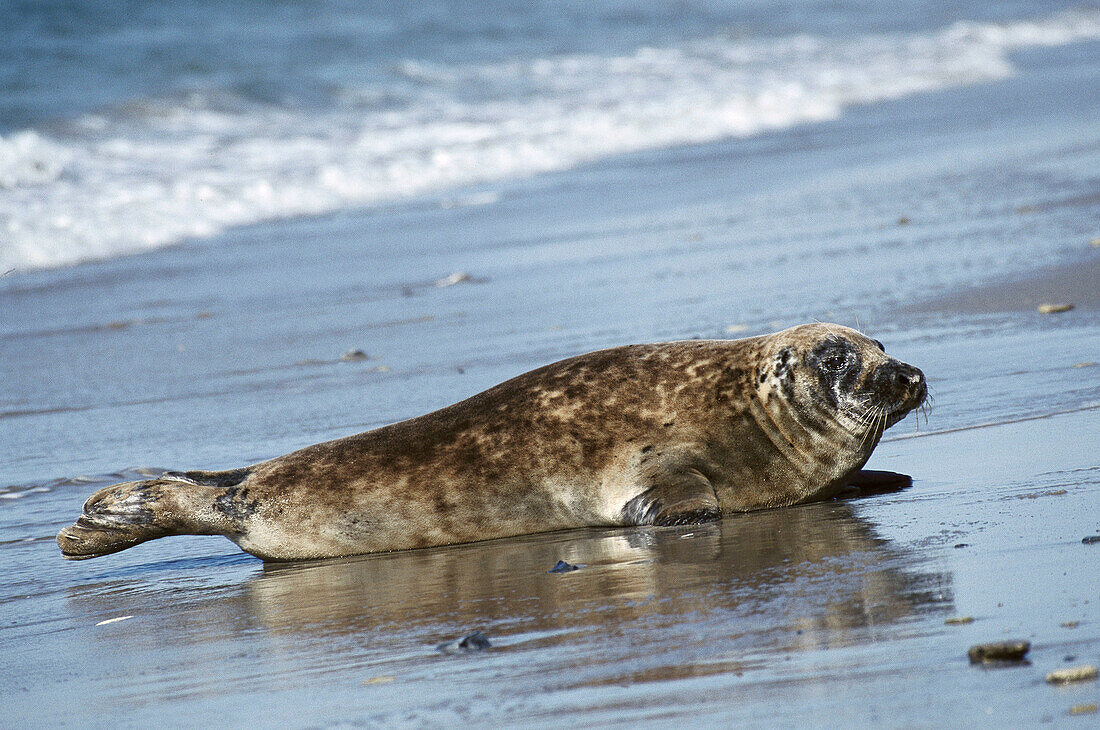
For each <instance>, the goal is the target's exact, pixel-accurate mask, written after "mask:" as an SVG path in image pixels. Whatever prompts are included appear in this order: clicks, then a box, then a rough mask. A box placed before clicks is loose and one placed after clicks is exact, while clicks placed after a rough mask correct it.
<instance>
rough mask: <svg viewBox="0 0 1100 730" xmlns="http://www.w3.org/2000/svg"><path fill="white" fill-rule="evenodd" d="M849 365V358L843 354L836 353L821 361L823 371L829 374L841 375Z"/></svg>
mask: <svg viewBox="0 0 1100 730" xmlns="http://www.w3.org/2000/svg"><path fill="white" fill-rule="evenodd" d="M847 364H848V356H847V355H846V354H844V353H843V352H834V353H833V354H832V355H827V356H826V357H824V358H822V360H821V369H822V370H824V371H825V372H828V373H839V372H840V371H841V370H843V369H844V368H845V366H846V365H847Z"/></svg>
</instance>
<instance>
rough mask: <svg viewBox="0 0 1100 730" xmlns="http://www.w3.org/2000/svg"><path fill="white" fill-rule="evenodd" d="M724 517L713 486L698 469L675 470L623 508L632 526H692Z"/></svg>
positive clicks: (657, 480) (657, 478) (654, 480)
mask: <svg viewBox="0 0 1100 730" xmlns="http://www.w3.org/2000/svg"><path fill="white" fill-rule="evenodd" d="M721 516H722V510H721V508H720V507H719V506H718V497H717V496H716V495H715V493H714V485H712V484H711V483H710V480H709V479H707V478H706V476H704V475H703V473H702V472H700V471H699V470H698V469H694V468H688V469H672V470H668V471H665V472H663V473H661V474H659V475H657V476H655V477H654V479H653V481H652V486H650V487H649V488H648V489H646V490H645V491H644V492H642V493H641V494H639V495H638V496H637V497H634V499H632V500H630V501H629V502H627V503H626V505H625V506H624V507H623V520H624V522H626V524H630V525H661V526H667V525H690V524H693V523H696V522H709V521H711V520H717V519H719V518H720V517H721Z"/></svg>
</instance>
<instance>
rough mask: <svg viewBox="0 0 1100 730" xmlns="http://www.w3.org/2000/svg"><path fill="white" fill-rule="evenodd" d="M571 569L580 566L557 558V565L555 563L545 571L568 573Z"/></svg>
mask: <svg viewBox="0 0 1100 730" xmlns="http://www.w3.org/2000/svg"><path fill="white" fill-rule="evenodd" d="M573 570H580V567H578V566H576V565H573V564H572V563H567V562H565V561H564V560H559V561H558V563H557V565H555V566H554V567H553V568H551V569H550V570H548V571H546V572H547V573H568V572H570V571H573Z"/></svg>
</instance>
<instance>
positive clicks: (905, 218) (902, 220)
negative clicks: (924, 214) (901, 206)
mask: <svg viewBox="0 0 1100 730" xmlns="http://www.w3.org/2000/svg"><path fill="white" fill-rule="evenodd" d="M912 222H913V221H911V220H909V216H906V215H903V216H901V217H900V218H898V225H899V226H907V225H909V224H910V223H912Z"/></svg>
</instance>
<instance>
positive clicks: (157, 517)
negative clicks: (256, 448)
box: [57, 476, 233, 560]
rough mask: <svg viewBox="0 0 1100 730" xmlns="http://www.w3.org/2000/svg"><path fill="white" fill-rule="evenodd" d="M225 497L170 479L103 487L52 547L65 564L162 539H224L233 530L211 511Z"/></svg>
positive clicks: (221, 490)
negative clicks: (194, 536) (167, 537)
mask: <svg viewBox="0 0 1100 730" xmlns="http://www.w3.org/2000/svg"><path fill="white" fill-rule="evenodd" d="M226 491H227V490H226V489H225V488H221V487H211V486H205V485H202V484H197V483H196V482H194V481H190V480H188V481H183V480H180V479H176V478H172V477H170V476H166V477H162V478H160V479H148V480H144V481H140V482H125V483H123V484H116V485H114V486H111V487H106V488H104V489H101V490H99V491H98V492H96V493H95V494H93V495H92V496H91V497H89V498H88V501H86V502H85V503H84V513H83V514H82V515H81V516H80V517H79V519H77V521H76V523H75V524H73V525H72V526H71V527H66V528H65V529H63V530H62V531H61V532H59V533H57V544H58V547H60V548H61V555H62V557H64V558H66V559H67V560H86V559H88V558H98V557H99V556H101V555H109V554H111V553H117V552H118V551H119V550H125V549H126V548H129V547H133V546H134V545H137V544H139V543H143V542H145V541H147V540H153V539H156V538H158V537H165V536H167V535H224V534H227V531H228V530H232V528H233V526H232V525H230V524H228V520H227V518H226V517H225V516H224V515H222V514H220V513H219V512H218V511H217V510H216V509H214V506H215V504H216V500H217V499H218V498H219V497H223V496H224V495H225V493H226Z"/></svg>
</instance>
